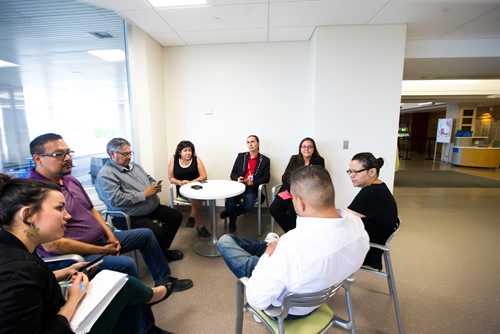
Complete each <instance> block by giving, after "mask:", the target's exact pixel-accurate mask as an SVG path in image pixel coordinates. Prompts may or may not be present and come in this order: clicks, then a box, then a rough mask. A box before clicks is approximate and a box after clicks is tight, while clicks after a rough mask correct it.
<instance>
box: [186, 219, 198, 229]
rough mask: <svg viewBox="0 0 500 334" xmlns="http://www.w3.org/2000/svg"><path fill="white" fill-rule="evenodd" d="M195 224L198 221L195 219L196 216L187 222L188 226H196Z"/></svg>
mask: <svg viewBox="0 0 500 334" xmlns="http://www.w3.org/2000/svg"><path fill="white" fill-rule="evenodd" d="M194 224H196V221H195V220H194V217H189V218H188V221H187V223H186V227H194Z"/></svg>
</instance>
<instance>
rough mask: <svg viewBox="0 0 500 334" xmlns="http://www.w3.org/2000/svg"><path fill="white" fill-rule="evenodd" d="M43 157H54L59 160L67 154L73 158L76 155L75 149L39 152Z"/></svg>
mask: <svg viewBox="0 0 500 334" xmlns="http://www.w3.org/2000/svg"><path fill="white" fill-rule="evenodd" d="M38 155H39V156H41V157H52V158H56V159H58V160H64V158H66V156H69V157H70V158H72V157H73V156H74V155H75V151H66V152H53V153H39V154H38Z"/></svg>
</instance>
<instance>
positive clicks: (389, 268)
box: [361, 220, 404, 334]
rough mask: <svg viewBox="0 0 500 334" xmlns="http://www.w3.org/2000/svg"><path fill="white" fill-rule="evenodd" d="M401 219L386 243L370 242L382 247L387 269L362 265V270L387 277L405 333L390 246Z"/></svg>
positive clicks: (399, 325) (402, 333) (399, 324)
mask: <svg viewBox="0 0 500 334" xmlns="http://www.w3.org/2000/svg"><path fill="white" fill-rule="evenodd" d="M399 226H400V225H399V220H398V226H397V228H396V230H395V231H394V232H393V233H392V234H391V236H390V237H389V238H388V239H387V241H386V242H385V245H380V244H376V243H373V242H370V247H374V248H378V249H381V250H382V251H383V252H384V253H383V256H384V263H385V271H376V270H372V269H368V268H364V267H361V270H362V271H364V272H368V273H371V274H375V275H379V276H384V277H385V278H387V285H388V286H389V293H390V295H391V296H392V299H393V300H394V310H395V311H396V320H397V323H398V330H399V334H404V326H403V321H402V319H401V312H400V310H399V302H398V295H397V291H396V282H395V280H394V271H393V269H392V262H391V250H390V248H389V243H390V242H391V240H392V238H394V236H395V235H396V233H398V231H399Z"/></svg>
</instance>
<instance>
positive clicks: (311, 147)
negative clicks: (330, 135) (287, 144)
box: [300, 145, 314, 150]
mask: <svg viewBox="0 0 500 334" xmlns="http://www.w3.org/2000/svg"><path fill="white" fill-rule="evenodd" d="M300 148H303V149H304V150H312V149H313V148H314V146H311V145H302V146H301V147H300Z"/></svg>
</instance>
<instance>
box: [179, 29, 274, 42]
mask: <svg viewBox="0 0 500 334" xmlns="http://www.w3.org/2000/svg"><path fill="white" fill-rule="evenodd" d="M179 35H181V37H182V39H183V40H184V41H186V43H187V44H189V45H195V44H226V43H252V42H266V41H267V30H266V29H235V30H212V31H186V32H182V33H179Z"/></svg>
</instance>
